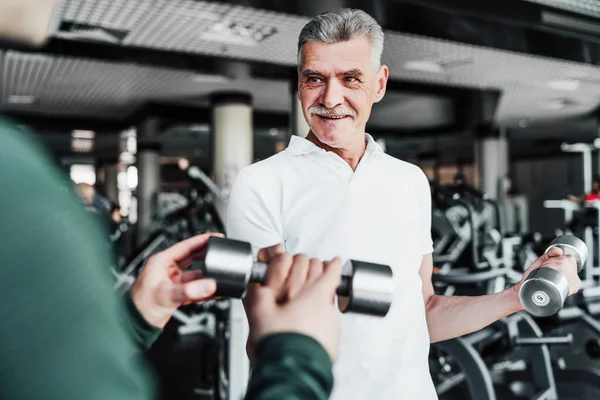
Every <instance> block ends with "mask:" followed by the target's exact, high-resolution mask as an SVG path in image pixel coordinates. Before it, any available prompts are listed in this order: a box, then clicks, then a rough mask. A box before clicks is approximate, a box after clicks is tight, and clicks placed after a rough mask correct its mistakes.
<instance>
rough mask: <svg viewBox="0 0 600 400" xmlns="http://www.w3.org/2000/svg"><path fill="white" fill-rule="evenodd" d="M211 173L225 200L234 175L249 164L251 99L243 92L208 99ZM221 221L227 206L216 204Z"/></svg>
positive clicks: (251, 136) (251, 138) (251, 135)
mask: <svg viewBox="0 0 600 400" xmlns="http://www.w3.org/2000/svg"><path fill="white" fill-rule="evenodd" d="M212 105H213V115H212V117H213V126H212V129H213V135H212V138H213V139H212V140H213V174H214V176H215V183H216V184H217V186H219V189H221V192H222V193H223V195H224V197H225V198H228V197H229V192H230V190H231V186H232V185H233V182H234V180H235V177H236V176H237V173H238V172H239V171H240V170H241V169H242V168H244V167H245V166H247V165H250V164H251V163H252V159H253V155H254V142H253V133H252V123H253V122H252V98H251V96H250V95H248V94H246V93H237V92H223V93H216V94H214V95H213V96H212ZM217 208H218V209H219V212H220V213H221V216H222V218H223V221H226V220H227V218H226V217H227V215H226V213H227V205H226V204H223V203H221V204H219V205H218V207H217Z"/></svg>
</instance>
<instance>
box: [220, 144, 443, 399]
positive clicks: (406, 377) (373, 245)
mask: <svg viewBox="0 0 600 400" xmlns="http://www.w3.org/2000/svg"><path fill="white" fill-rule="evenodd" d="M366 140H367V149H366V152H365V155H364V157H363V158H362V160H361V161H360V163H359V165H358V167H357V169H356V171H352V169H351V168H350V166H349V165H348V164H347V163H346V162H345V161H344V160H343V159H342V158H340V157H339V156H337V155H336V154H334V153H331V152H327V151H325V150H323V149H321V148H319V147H317V146H315V145H314V144H313V143H311V142H310V141H308V140H306V139H304V138H301V137H298V136H294V137H292V139H291V142H290V145H289V147H288V148H287V149H286V150H285V151H283V152H281V153H278V154H276V155H274V156H272V157H270V158H268V159H266V160H264V161H261V162H258V163H256V164H253V165H251V166H248V167H246V168H244V169H243V170H241V171H240V172H239V174H238V176H237V178H236V180H235V183H234V185H233V187H232V191H231V195H230V199H229V208H228V212H227V235H228V237H230V238H232V239H238V240H244V241H247V242H250V243H252V245H253V247H254V250H255V252H257V251H258V249H260V248H263V247H267V246H272V245H274V244H277V243H284V244H285V248H286V251H287V252H288V253H290V254H300V253H301V254H305V255H306V256H308V257H311V258H312V257H316V258H319V259H321V260H331V259H333V258H334V257H341V258H342V260H343V261H344V260H347V259H356V260H363V261H369V262H374V263H381V264H387V265H389V266H390V267H391V268H392V270H393V272H394V280H395V284H396V293H395V296H394V300H393V304H392V307H391V308H390V311H389V313H388V315H387V316H386V317H385V318H377V317H370V316H365V315H355V314H351V313H348V314H343V315H342V317H341V322H340V324H341V327H340V329H341V337H340V358H339V361H338V362H337V363H336V364H335V367H334V376H335V384H334V392H333V395H332V397H331V398H332V399H336V400H363V399H369V400H370V399H373V400H375V399H377V400H431V399H437V395H436V393H435V388H434V386H433V383H432V380H431V377H430V374H429V366H428V354H429V347H430V341H429V334H428V330H427V323H426V319H425V306H424V302H423V296H422V283H421V279H420V276H419V268H420V265H421V261H422V258H423V255H425V254H428V253H431V252H432V251H433V246H432V240H431V234H430V227H431V194H430V189H429V182H428V180H427V177H426V176H425V174H424V173H423V172H422V171H421V170H420V169H419V168H418V167H417V166H415V165H412V164H409V163H407V162H404V161H400V160H398V159H396V158H393V157H391V156H389V155H387V154H385V153H384V152H383V151H382V149H381V147H380V146H379V145H378V144H377V143H376V142H375V141H374V140H373V138H372V137H371V136H370V135H368V134H367V135H366Z"/></svg>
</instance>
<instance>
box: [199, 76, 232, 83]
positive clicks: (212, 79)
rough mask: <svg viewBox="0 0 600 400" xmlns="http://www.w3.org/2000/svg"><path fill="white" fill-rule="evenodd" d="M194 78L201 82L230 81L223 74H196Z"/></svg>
mask: <svg viewBox="0 0 600 400" xmlns="http://www.w3.org/2000/svg"><path fill="white" fill-rule="evenodd" d="M192 80H193V81H194V82H199V83H227V82H229V81H230V79H229V78H227V77H226V76H223V75H194V77H193V78H192Z"/></svg>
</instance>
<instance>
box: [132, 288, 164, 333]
mask: <svg viewBox="0 0 600 400" xmlns="http://www.w3.org/2000/svg"><path fill="white" fill-rule="evenodd" d="M131 301H132V303H133V305H134V306H135V308H136V310H137V312H138V313H139V315H140V317H142V318H143V319H144V321H146V322H147V323H148V325H150V326H152V327H153V328H156V329H163V328H164V327H165V325H166V324H167V322H169V319H170V316H167V317H165V316H164V315H163V313H162V312H159V313H157V312H156V310H152V309H150V307H146V305H147V304H148V303H149V302H148V301H146V300H145V299H144V294H143V293H142V291H140V290H138V288H137V287H136V285H135V284H134V285H133V286H132V288H131Z"/></svg>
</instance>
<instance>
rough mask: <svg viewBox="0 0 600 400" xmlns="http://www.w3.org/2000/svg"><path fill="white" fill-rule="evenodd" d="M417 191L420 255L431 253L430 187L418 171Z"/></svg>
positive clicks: (420, 171)
mask: <svg viewBox="0 0 600 400" xmlns="http://www.w3.org/2000/svg"><path fill="white" fill-rule="evenodd" d="M417 191H418V195H419V203H420V205H421V209H420V211H421V227H422V229H421V240H420V242H421V253H422V254H431V253H433V239H432V237H431V213H432V210H431V187H430V185H429V179H428V178H427V175H425V173H424V172H423V171H422V170H420V169H419V171H418V175H417Z"/></svg>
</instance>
